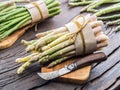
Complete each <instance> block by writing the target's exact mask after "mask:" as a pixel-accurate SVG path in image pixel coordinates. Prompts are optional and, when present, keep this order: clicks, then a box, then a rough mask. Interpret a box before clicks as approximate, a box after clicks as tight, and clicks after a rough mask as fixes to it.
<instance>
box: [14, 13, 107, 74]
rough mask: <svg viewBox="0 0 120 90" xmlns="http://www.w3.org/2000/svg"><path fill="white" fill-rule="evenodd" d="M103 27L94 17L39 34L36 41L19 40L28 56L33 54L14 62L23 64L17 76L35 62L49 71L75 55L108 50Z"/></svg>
mask: <svg viewBox="0 0 120 90" xmlns="http://www.w3.org/2000/svg"><path fill="white" fill-rule="evenodd" d="M102 27H103V22H102V21H97V19H96V16H95V15H92V16H90V15H86V16H78V17H76V18H75V19H74V20H73V21H71V22H70V23H68V24H66V25H65V26H64V27H61V28H57V29H54V30H50V31H47V32H43V33H38V34H37V35H36V37H37V38H38V39H36V40H32V41H25V40H22V43H23V44H24V45H27V48H26V51H27V52H28V51H35V52H36V53H33V54H31V55H29V56H26V57H24V58H18V59H16V62H18V63H22V62H25V63H24V64H23V65H22V66H21V67H20V68H19V69H18V71H17V73H18V74H21V73H22V72H23V71H24V70H25V69H26V68H27V67H28V66H29V65H31V64H32V63H34V62H39V63H40V64H42V65H48V67H52V66H55V65H57V64H59V63H61V62H63V61H65V60H67V59H69V58H71V57H74V56H76V55H85V54H89V53H93V52H94V51H96V50H98V49H101V48H103V47H105V46H107V45H108V37H107V36H106V35H105V34H104V33H103V31H102V29H103V28H102ZM78 35H79V37H78Z"/></svg>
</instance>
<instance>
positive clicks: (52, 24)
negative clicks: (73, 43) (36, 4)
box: [0, 0, 120, 90]
mask: <svg viewBox="0 0 120 90" xmlns="http://www.w3.org/2000/svg"><path fill="white" fill-rule="evenodd" d="M60 1H61V8H62V13H61V14H60V15H58V16H56V17H54V18H49V19H47V20H46V21H44V22H42V23H40V24H39V26H38V28H39V30H38V31H37V32H35V31H34V27H33V28H31V29H30V30H29V31H27V32H26V33H25V34H24V35H23V36H22V37H21V38H20V39H19V40H17V42H16V43H15V44H14V45H13V46H12V47H10V48H9V49H5V50H2V51H0V90H28V89H31V90H63V89H64V90H104V89H109V90H113V89H115V88H117V87H118V86H119V84H120V32H118V33H114V32H113V28H107V30H106V31H105V33H106V34H107V35H108V36H109V38H110V42H109V46H108V47H107V48H105V50H103V51H104V52H105V53H106V54H107V55H108V59H107V60H106V61H105V62H102V63H99V64H96V65H94V66H93V69H92V71H91V76H90V78H89V80H88V82H87V83H86V84H83V85H74V84H68V83H58V82H50V83H48V84H47V85H46V86H43V87H39V84H40V82H39V80H40V79H39V77H38V75H37V74H36V71H39V70H40V67H39V66H34V65H33V66H31V67H30V68H28V69H27V70H26V71H25V73H24V74H23V75H17V74H16V70H17V69H18V67H19V66H20V64H17V63H15V59H16V58H18V57H23V56H25V55H26V52H25V50H24V49H25V47H24V46H23V45H22V44H21V43H20V41H21V40H22V39H25V40H31V39H34V38H35V34H36V33H38V32H43V31H46V30H50V29H54V28H57V27H61V26H63V25H64V24H66V23H67V22H69V21H70V20H71V19H72V18H73V17H75V16H76V15H78V14H79V10H80V7H76V8H70V7H68V5H67V0H60ZM33 88H34V89H33Z"/></svg>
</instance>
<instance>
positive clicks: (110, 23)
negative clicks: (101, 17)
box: [107, 19, 120, 25]
mask: <svg viewBox="0 0 120 90" xmlns="http://www.w3.org/2000/svg"><path fill="white" fill-rule="evenodd" d="M118 24H120V19H117V20H114V21H111V22H108V23H107V25H118Z"/></svg>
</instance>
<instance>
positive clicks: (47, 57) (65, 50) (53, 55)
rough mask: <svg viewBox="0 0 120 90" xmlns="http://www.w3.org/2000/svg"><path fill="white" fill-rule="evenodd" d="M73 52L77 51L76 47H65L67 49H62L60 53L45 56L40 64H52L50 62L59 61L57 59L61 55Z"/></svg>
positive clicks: (40, 60)
mask: <svg viewBox="0 0 120 90" xmlns="http://www.w3.org/2000/svg"><path fill="white" fill-rule="evenodd" d="M73 50H75V45H70V46H68V47H65V48H63V49H61V50H59V51H57V52H55V53H53V54H51V55H47V56H45V57H42V58H40V59H39V61H38V62H39V63H40V64H45V63H46V62H50V61H52V60H53V59H57V58H59V57H60V56H61V55H63V54H65V53H68V52H70V51H73Z"/></svg>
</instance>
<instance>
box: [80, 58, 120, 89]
mask: <svg viewBox="0 0 120 90" xmlns="http://www.w3.org/2000/svg"><path fill="white" fill-rule="evenodd" d="M117 58H118V57H117ZM119 69H120V62H119V63H117V64H116V65H115V66H114V67H113V68H112V70H109V71H108V72H106V73H105V74H104V75H103V76H102V77H101V78H98V80H96V81H94V82H89V83H88V85H86V86H85V87H84V88H83V89H82V90H86V89H88V88H89V90H105V89H107V88H108V87H109V86H111V85H112V84H113V83H114V82H115V81H116V80H117V78H118V77H119V76H120V70H119Z"/></svg>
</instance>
